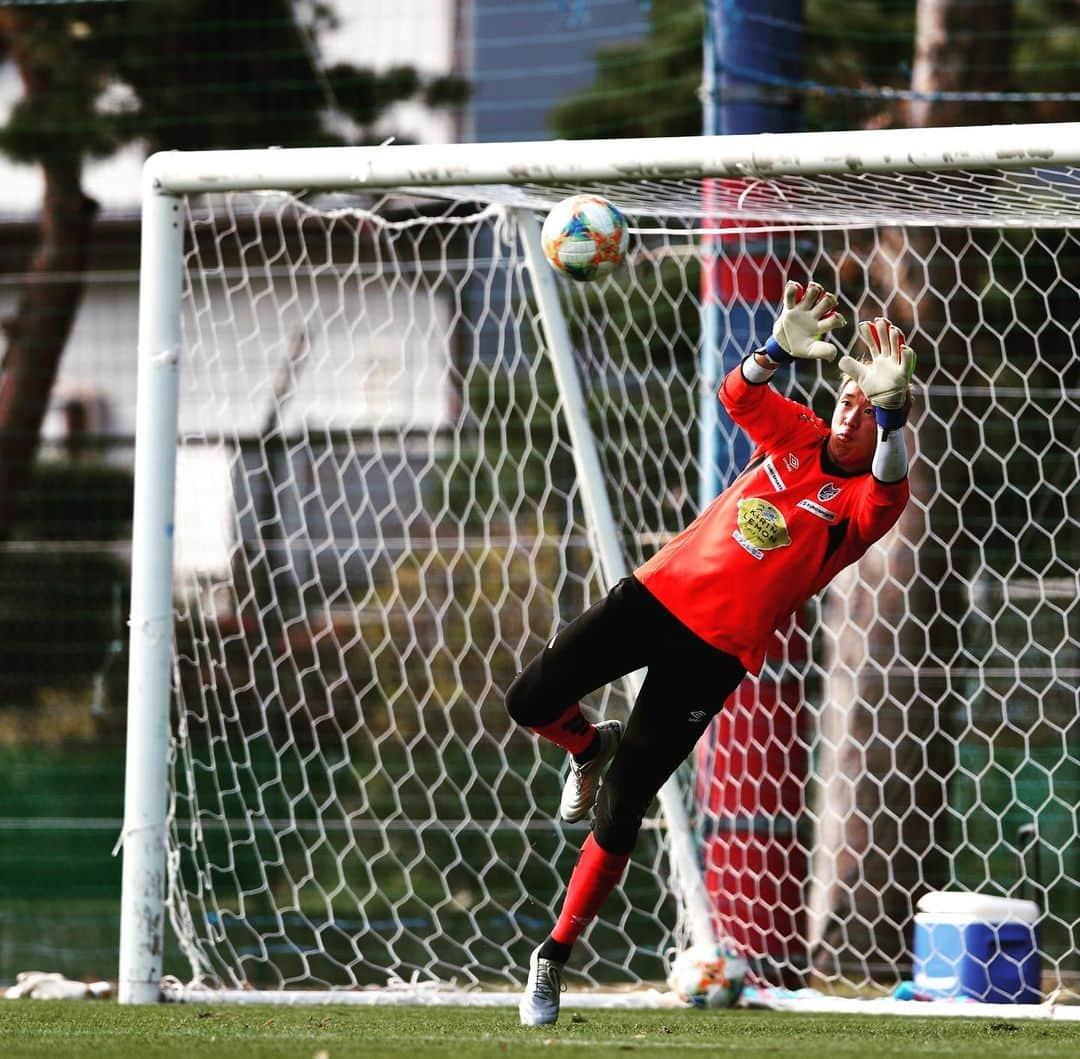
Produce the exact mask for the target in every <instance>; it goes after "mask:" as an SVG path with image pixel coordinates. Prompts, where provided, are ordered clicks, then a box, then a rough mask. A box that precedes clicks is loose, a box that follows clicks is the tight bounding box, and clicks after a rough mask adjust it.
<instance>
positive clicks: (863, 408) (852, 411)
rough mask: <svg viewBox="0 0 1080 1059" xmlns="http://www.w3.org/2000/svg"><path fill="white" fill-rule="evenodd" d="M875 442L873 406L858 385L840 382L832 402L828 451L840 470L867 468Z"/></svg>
mask: <svg viewBox="0 0 1080 1059" xmlns="http://www.w3.org/2000/svg"><path fill="white" fill-rule="evenodd" d="M876 445H877V422H876V421H875V420H874V406H873V405H872V404H871V403H870V402H869V401H868V400H867V399H866V396H865V395H864V394H863V392H862V390H860V389H859V387H858V384H857V383H854V382H846V383H844V388H843V389H842V390H841V391H840V396H839V398H837V401H836V411H835V412H833V417H832V434H830V435H829V443H828V446H827V448H828V453H829V457H830V458H831V459H832V461H833V463H835V464H836V465H837V466H838V467H839V468H840V469H841V470H844V471H851V472H859V471H868V470H869V469H870V464H871V463H872V462H873V459H874V448H875V447H876Z"/></svg>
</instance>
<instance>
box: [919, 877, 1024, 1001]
mask: <svg viewBox="0 0 1080 1059" xmlns="http://www.w3.org/2000/svg"><path fill="white" fill-rule="evenodd" d="M918 908H919V911H918V912H917V913H916V915H915V946H914V947H915V975H914V978H915V989H916V991H917V992H919V993H922V994H924V995H926V996H930V997H933V998H935V999H944V998H947V997H972V998H974V999H975V1000H981V1001H983V1002H984V1003H987V1004H1038V1003H1039V1002H1040V1001H1041V1000H1042V994H1041V992H1040V984H1039V977H1040V973H1041V966H1040V961H1039V926H1038V921H1039V906H1038V905H1037V904H1036V903H1035V902H1034V901H1024V900H1017V899H1014V898H1011V897H993V896H990V895H988V894H978V893H961V892H954V891H944V890H939V891H936V892H933V893H928V894H926V895H925V896H924V897H922V898H920V900H919V903H918Z"/></svg>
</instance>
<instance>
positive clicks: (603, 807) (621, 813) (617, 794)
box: [593, 772, 652, 853]
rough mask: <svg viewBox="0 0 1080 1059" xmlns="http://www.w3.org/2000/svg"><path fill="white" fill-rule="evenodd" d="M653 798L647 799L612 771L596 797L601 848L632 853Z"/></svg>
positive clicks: (596, 827) (596, 830) (595, 831)
mask: <svg viewBox="0 0 1080 1059" xmlns="http://www.w3.org/2000/svg"><path fill="white" fill-rule="evenodd" d="M650 801H652V799H651V798H649V799H648V800H646V801H644V802H643V801H642V799H641V798H640V797H639V796H637V795H634V794H632V793H631V792H630V791H628V790H627V789H626V785H624V784H622V783H620V782H619V779H618V777H617V776H613V775H612V774H611V772H609V773H608V775H607V778H606V779H605V780H604V783H603V785H602V786H601V788H600V794H599V796H598V797H597V799H596V821H595V823H594V824H593V835H594V837H595V838H596V841H597V843H599V845H600V847H601V848H602V849H604V850H606V851H607V852H608V853H630V852H631V851H632V850H633V848H634V843H635V842H636V841H637V836H638V832H639V831H640V830H641V821H642V820H643V819H644V817H645V810H646V809H647V808H648V805H649V802H650Z"/></svg>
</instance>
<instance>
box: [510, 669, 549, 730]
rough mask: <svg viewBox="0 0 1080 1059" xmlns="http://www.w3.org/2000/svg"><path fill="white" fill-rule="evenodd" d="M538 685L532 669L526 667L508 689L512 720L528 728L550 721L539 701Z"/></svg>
mask: <svg viewBox="0 0 1080 1059" xmlns="http://www.w3.org/2000/svg"><path fill="white" fill-rule="evenodd" d="M536 683H537V682H536V680H535V674H534V672H533V669H532V667H531V666H526V668H525V669H524V670H522V672H520V673H518V675H517V676H516V677H515V678H514V681H513V683H512V684H511V685H510V687H509V688H507V689H506V699H505V702H506V712H507V713H508V714H510V717H511V719H512V720H514V721H516V722H517V723H518V724H523V725H525V726H526V727H528V728H531V727H533V726H534V725H537V724H543V723H544V722H545V721H546V720H549V718H547V717H546V716H543V714H544V712H545V711H544V707H543V704H542V703H540V702H539V701H538V699H539V697H538V695H537V693H536Z"/></svg>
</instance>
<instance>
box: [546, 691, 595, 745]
mask: <svg viewBox="0 0 1080 1059" xmlns="http://www.w3.org/2000/svg"><path fill="white" fill-rule="evenodd" d="M532 731H534V732H535V733H536V734H537V735H541V736H543V737H544V738H545V739H549V740H550V741H551V742H553V743H554V744H555V745H556V746H561V747H562V748H563V750H566V751H568V752H569V753H571V754H580V753H581V752H582V751H583V750H584V749H585V748H586V747H587V746H588V745H589V744H590V743H591V742H592V738H593V734H594V733H595V732H596V729H595V728H594V727H593V726H592V725H591V724H589V722H588V721H587V720H585V715H584V714H583V713H582V712H581V707H580V706H579V705H578V704H577V703H576V702H575V703H574V705H573V706H570V707H569V708H568V709H567V710H565V711H564V712H563V713H562V714H561V715H560V716H559V717H557V718H556V719H555V720H554V721H552V722H551V723H550V724H537V725H533V726H532Z"/></svg>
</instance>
